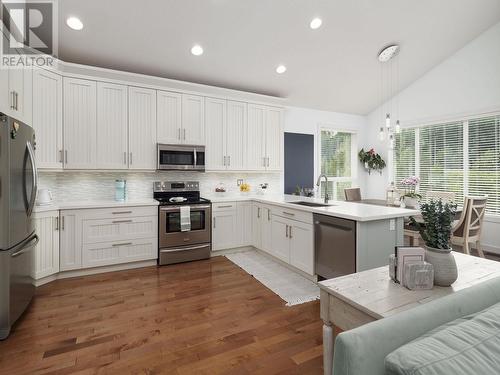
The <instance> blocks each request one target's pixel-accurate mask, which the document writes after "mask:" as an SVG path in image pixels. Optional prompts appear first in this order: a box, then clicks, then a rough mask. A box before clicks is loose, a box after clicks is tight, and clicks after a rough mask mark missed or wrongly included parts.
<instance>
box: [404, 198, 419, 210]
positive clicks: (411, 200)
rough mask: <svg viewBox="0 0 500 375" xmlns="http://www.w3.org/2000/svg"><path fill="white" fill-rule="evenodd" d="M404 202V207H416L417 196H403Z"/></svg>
mask: <svg viewBox="0 0 500 375" xmlns="http://www.w3.org/2000/svg"><path fill="white" fill-rule="evenodd" d="M404 202H405V207H408V208H416V207H417V205H418V199H417V198H411V197H404Z"/></svg>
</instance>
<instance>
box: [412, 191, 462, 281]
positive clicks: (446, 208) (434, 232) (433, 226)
mask: <svg viewBox="0 0 500 375" xmlns="http://www.w3.org/2000/svg"><path fill="white" fill-rule="evenodd" d="M420 211H421V213H422V218H423V219H424V223H423V225H422V224H420V223H418V222H416V221H415V219H414V218H411V222H412V224H413V225H415V226H416V227H417V228H418V229H419V232H420V235H421V236H422V239H423V240H424V242H425V260H426V261H427V262H428V263H430V264H432V265H433V266H434V284H436V285H439V286H450V285H451V284H453V283H454V282H455V281H456V280H457V277H458V271H457V264H456V262H455V258H454V257H453V254H452V253H451V246H450V238H451V232H452V224H453V219H454V218H455V214H456V212H457V205H456V204H453V203H443V201H442V200H441V199H439V200H431V201H430V202H429V203H422V204H421V206H420Z"/></svg>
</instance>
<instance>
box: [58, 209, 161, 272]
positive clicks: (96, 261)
mask: <svg viewBox="0 0 500 375" xmlns="http://www.w3.org/2000/svg"><path fill="white" fill-rule="evenodd" d="M60 223H61V242H60V269H61V271H70V270H76V269H81V268H91V267H99V266H109V265H115V264H120V263H129V262H137V261H143V260H151V259H156V258H157V257H158V208H157V207H156V206H150V207H149V206H148V207H121V208H109V209H108V208H103V209H82V210H62V211H61V219H60Z"/></svg>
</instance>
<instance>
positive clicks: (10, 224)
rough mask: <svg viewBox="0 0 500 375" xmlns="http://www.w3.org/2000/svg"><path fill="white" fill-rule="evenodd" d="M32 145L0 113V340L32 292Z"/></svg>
mask: <svg viewBox="0 0 500 375" xmlns="http://www.w3.org/2000/svg"><path fill="white" fill-rule="evenodd" d="M34 144H35V132H34V130H33V128H31V127H30V126H28V125H26V124H23V123H22V122H19V121H17V120H16V119H13V118H11V117H9V116H7V115H5V114H3V113H0V340H3V339H5V338H7V336H8V335H9V333H10V330H11V327H12V325H13V324H14V323H15V322H16V320H17V319H18V318H19V317H20V316H21V314H22V313H23V312H24V310H26V308H27V307H28V305H29V303H30V301H31V299H32V297H33V294H34V291H35V287H34V283H33V279H32V276H31V274H32V265H33V263H34V251H33V250H34V246H35V245H36V244H37V242H38V236H37V235H36V233H35V227H34V223H33V220H32V218H31V215H32V212H33V207H34V205H35V199H36V192H37V181H38V177H37V170H36V164H35V155H34Z"/></svg>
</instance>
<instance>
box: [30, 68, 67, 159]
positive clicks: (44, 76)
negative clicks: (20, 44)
mask: <svg viewBox="0 0 500 375" xmlns="http://www.w3.org/2000/svg"><path fill="white" fill-rule="evenodd" d="M62 105H63V102H62V77H61V76H60V75H58V74H55V73H53V72H49V71H46V70H43V69H35V70H34V72H33V129H35V135H36V151H35V154H36V159H37V163H38V165H37V166H38V168H45V169H49V168H54V169H61V168H62V167H63V125H62V116H63V110H62Z"/></svg>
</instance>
